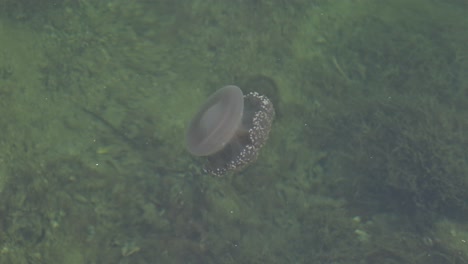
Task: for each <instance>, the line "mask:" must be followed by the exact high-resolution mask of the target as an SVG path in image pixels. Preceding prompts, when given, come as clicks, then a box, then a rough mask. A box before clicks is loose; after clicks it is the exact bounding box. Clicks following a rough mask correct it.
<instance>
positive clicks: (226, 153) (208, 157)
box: [186, 85, 275, 176]
mask: <svg viewBox="0 0 468 264" xmlns="http://www.w3.org/2000/svg"><path fill="white" fill-rule="evenodd" d="M274 117H275V110H274V108H273V104H272V103H271V101H270V100H269V99H268V98H267V97H266V96H264V95H260V94H258V93H257V92H250V93H248V94H246V95H244V94H243V93H242V90H241V89H240V88H239V87H237V86H235V85H227V86H224V87H222V88H221V89H219V90H218V91H216V92H215V93H214V94H212V95H211V96H210V97H209V98H208V99H207V100H206V102H205V103H204V104H203V106H202V107H201V108H200V110H199V111H198V113H197V114H196V115H195V116H194V118H193V119H192V120H191V122H190V124H189V126H188V129H187V134H186V144H187V150H188V151H189V152H190V153H191V154H192V155H194V156H200V157H204V159H205V165H204V171H205V172H208V173H211V174H213V175H216V176H222V175H224V174H225V173H227V172H229V171H238V170H241V169H243V168H245V167H246V166H247V165H249V164H251V163H252V162H253V161H255V160H256V159H257V157H258V154H259V151H260V149H261V148H262V147H263V146H264V145H265V143H266V141H267V139H268V135H269V133H270V130H271V125H272V122H273V119H274Z"/></svg>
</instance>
